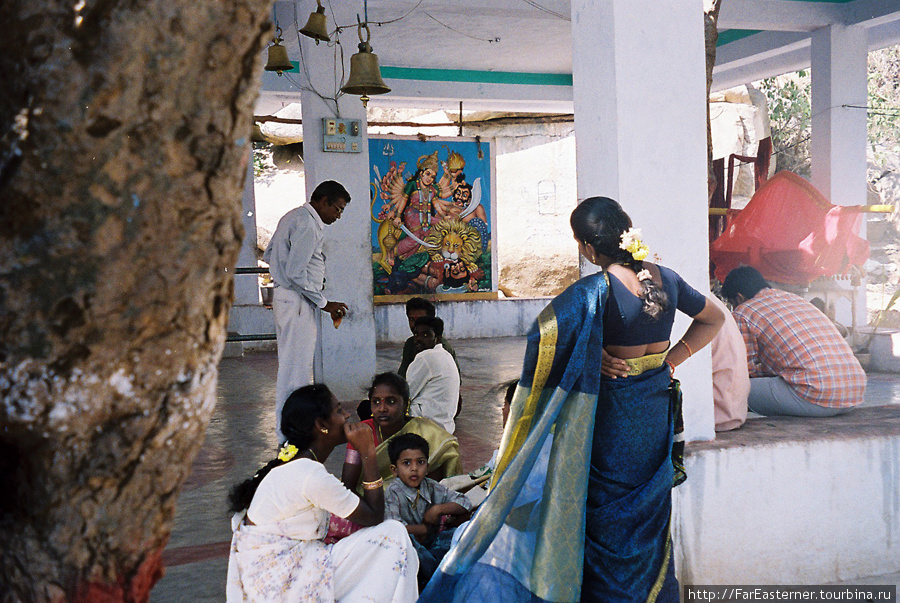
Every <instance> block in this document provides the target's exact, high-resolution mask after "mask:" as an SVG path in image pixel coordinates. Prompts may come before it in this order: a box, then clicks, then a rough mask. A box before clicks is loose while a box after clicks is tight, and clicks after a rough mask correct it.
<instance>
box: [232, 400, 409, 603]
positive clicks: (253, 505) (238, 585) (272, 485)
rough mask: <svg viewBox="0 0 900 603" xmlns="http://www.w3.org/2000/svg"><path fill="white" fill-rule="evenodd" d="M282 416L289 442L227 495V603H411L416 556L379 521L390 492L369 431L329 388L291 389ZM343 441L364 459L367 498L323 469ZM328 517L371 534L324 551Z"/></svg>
mask: <svg viewBox="0 0 900 603" xmlns="http://www.w3.org/2000/svg"><path fill="white" fill-rule="evenodd" d="M281 416H282V420H281V426H282V431H283V433H284V435H285V437H286V438H287V442H286V443H285V445H284V446H283V447H282V449H281V451H280V452H279V453H278V457H277V458H276V459H274V460H273V461H271V462H270V463H268V464H267V465H266V466H265V467H263V468H262V469H260V470H259V471H258V472H257V473H256V475H254V476H253V477H252V478H250V479H248V480H247V481H245V482H243V483H241V484H239V485H238V486H237V487H235V489H234V491H232V493H231V496H230V502H231V507H232V510H233V511H235V516H234V518H233V519H232V528H233V530H234V536H233V538H232V541H231V554H230V557H229V560H228V584H227V601H228V603H237V602H244V601H247V602H253V603H256V602H280V601H284V602H294V601H297V602H299V601H304V602H306V601H309V602H315V603H325V602H327V603H331V602H340V603H355V602H357V601H360V602H361V601H367V602H371V601H376V602H381V601H383V602H385V603H388V602H396V603H408V602H412V601H415V599H416V597H417V596H418V590H417V586H416V573H417V571H418V557H417V556H416V552H415V549H414V548H413V546H412V542H411V541H410V539H409V536H408V535H407V533H406V528H405V527H404V526H403V525H402V524H400V523H399V522H396V521H384V522H382V520H383V518H384V490H383V489H382V480H381V478H380V477H379V471H378V467H377V465H376V461H375V445H374V442H373V440H372V435H371V431H370V430H369V429H368V428H367V427H365V426H362V425H359V424H350V423H347V417H348V414H347V412H346V411H344V410H343V409H341V405H340V403H339V402H338V401H337V400H336V399H335V397H334V396H333V395H332V393H331V392H330V391H329V390H328V388H327V387H325V386H324V385H309V386H306V387H302V388H300V389H298V390H297V391H295V392H294V393H293V394H291V395H290V396H289V397H288V399H287V401H286V402H285V405H284V409H283V411H282V415H281ZM347 441H349V442H351V443H352V444H353V446H354V447H356V449H357V450H359V451H360V454H361V456H362V458H363V466H362V473H363V480H364V481H363V486H364V490H363V492H364V494H363V497H362V498H360V497H358V496H357V495H356V494H355V493H353V492H351V491H350V490H348V489H346V488H345V487H344V486H343V485H342V484H341V482H340V480H338V479H337V478H336V477H334V476H332V475H331V474H329V473H328V471H327V470H326V469H325V467H324V466H323V464H322V463H323V462H324V461H325V459H326V458H328V455H329V454H330V453H331V451H332V450H333V449H334V448H335V446H337V445H339V444H343V443H345V442H347ZM331 514H334V515H336V516H338V517H341V518H346V519H349V520H350V521H353V522H354V523H357V524H359V525H363V526H372V527H368V528H364V529H362V530H359V531H358V532H355V533H353V534H351V535H350V536H348V537H346V538H344V539H343V540H340V541H338V542H337V543H335V544H333V545H329V544H325V543H324V542H323V538H324V537H325V535H326V533H327V531H328V522H329V516H330V515H331Z"/></svg>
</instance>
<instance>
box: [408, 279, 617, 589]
mask: <svg viewBox="0 0 900 603" xmlns="http://www.w3.org/2000/svg"><path fill="white" fill-rule="evenodd" d="M607 288H608V285H607V282H606V278H605V276H604V275H603V274H602V273H597V274H594V275H590V276H588V277H585V278H583V279H581V280H580V281H578V282H577V283H575V284H574V285H572V286H570V287H569V288H568V289H566V290H565V291H564V292H563V293H562V294H560V295H559V296H558V297H557V298H555V299H554V300H553V301H552V302H551V303H550V305H549V306H547V307H546V308H545V309H544V310H543V311H542V312H541V314H540V316H539V317H538V319H537V320H536V321H535V324H534V325H533V326H532V327H531V330H530V331H529V334H528V346H527V349H526V355H525V362H524V367H523V371H522V377H521V379H520V382H519V387H518V388H517V389H516V393H515V395H514V396H513V400H512V404H511V408H510V416H509V419H508V421H507V424H506V429H505V430H504V434H503V440H502V442H501V445H500V456H499V459H498V463H497V469H496V470H495V472H494V476H493V478H492V485H491V492H490V494H489V496H488V497H487V499H485V501H484V503H482V505H481V506H480V507H479V509H478V511H477V512H476V514H475V516H474V517H473V518H472V521H471V522H470V523H469V525H468V526H467V527H466V529H465V531H464V532H463V533H462V535H461V536H460V539H459V542H458V543H457V545H456V546H455V547H454V548H453V549H451V550H450V552H449V553H448V554H447V556H446V557H444V560H443V562H442V563H441V565H440V567H439V568H438V571H437V572H436V573H435V575H434V577H432V579H431V581H430V582H429V583H428V586H427V587H426V589H425V590H424V591H423V593H422V595H421V597H420V598H419V601H425V602H432V601H435V602H438V601H458V602H462V601H475V600H477V601H485V602H493V601H497V602H501V601H502V602H507V601H554V602H557V601H558V602H574V601H578V600H579V597H580V586H581V574H582V564H583V559H584V555H583V544H584V540H583V534H584V527H585V523H584V521H585V501H586V498H587V482H588V467H589V464H590V455H591V433H592V431H593V421H594V408H595V406H596V402H597V395H598V393H599V388H600V372H599V367H600V359H601V352H602V347H601V343H602V322H601V320H600V317H601V316H602V310H603V304H604V303H605V301H606V296H607Z"/></svg>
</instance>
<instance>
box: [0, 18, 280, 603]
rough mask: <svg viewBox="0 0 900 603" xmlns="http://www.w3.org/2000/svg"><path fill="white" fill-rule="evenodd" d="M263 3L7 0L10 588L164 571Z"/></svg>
mask: <svg viewBox="0 0 900 603" xmlns="http://www.w3.org/2000/svg"><path fill="white" fill-rule="evenodd" d="M270 4H271V0H146V1H144V2H134V1H127V0H79V1H78V2H72V1H69V2H63V1H60V0H45V1H34V0H4V1H3V2H0V22H2V23H6V24H7V26H6V27H5V28H4V34H3V36H2V37H0V82H2V87H3V93H2V94H0V400H2V401H0V484H2V488H0V601H4V602H7V601H40V602H44V601H91V602H93V603H103V602H107V601H108V602H113V601H145V600H147V598H148V596H149V590H150V588H151V587H152V585H153V584H154V583H155V581H156V580H157V579H158V578H159V577H160V575H161V565H160V554H161V551H162V549H163V547H164V546H165V544H166V541H167V538H168V534H169V531H170V525H171V519H172V516H173V513H174V505H175V500H176V495H177V493H178V489H179V486H180V484H181V482H182V481H183V479H184V478H185V477H186V475H187V472H188V470H189V465H190V462H191V460H192V459H193V457H194V455H195V454H196V452H197V450H198V448H199V446H200V443H201V441H202V436H203V433H204V430H205V428H206V425H207V422H208V420H209V418H210V414H211V412H212V410H213V405H214V403H215V397H214V394H215V392H214V387H215V383H216V365H217V361H218V359H219V356H220V353H221V350H222V346H223V341H224V336H225V328H226V322H227V314H228V309H229V306H230V302H231V297H232V290H233V283H232V280H231V279H232V274H233V272H232V271H231V270H230V269H231V268H232V267H233V266H234V264H235V261H236V257H237V252H238V248H239V245H240V240H241V237H242V235H243V233H242V227H241V221H240V208H241V200H240V199H241V189H242V183H243V179H244V176H245V173H246V170H245V166H246V162H247V160H248V157H249V152H250V146H251V145H250V138H249V137H250V118H251V114H252V103H253V100H254V99H255V96H256V92H257V86H258V75H259V73H260V72H261V65H260V64H259V58H260V56H261V50H262V47H263V45H264V43H265V41H266V38H267V33H268V31H269V30H270V28H271V27H270V25H269V24H268V20H267V15H268V11H269V8H270Z"/></svg>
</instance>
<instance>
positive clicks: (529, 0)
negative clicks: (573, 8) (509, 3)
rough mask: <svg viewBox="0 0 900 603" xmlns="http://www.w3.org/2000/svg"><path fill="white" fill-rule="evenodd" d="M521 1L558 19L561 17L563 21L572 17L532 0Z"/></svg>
mask: <svg viewBox="0 0 900 603" xmlns="http://www.w3.org/2000/svg"><path fill="white" fill-rule="evenodd" d="M522 2H524V3H525V4H527V5H529V6H533V7H534V8H536V9H538V10H539V11H541V12H543V13H547V14H548V15H553V16H554V17H556V18H558V19H562V20H563V21H571V20H572V17H568V16H566V15H563V14H561V13H558V12H556V11H553V10H550V9H549V8H547V7H546V6H542V5H540V4H538V3H537V2H535V1H534V0H522Z"/></svg>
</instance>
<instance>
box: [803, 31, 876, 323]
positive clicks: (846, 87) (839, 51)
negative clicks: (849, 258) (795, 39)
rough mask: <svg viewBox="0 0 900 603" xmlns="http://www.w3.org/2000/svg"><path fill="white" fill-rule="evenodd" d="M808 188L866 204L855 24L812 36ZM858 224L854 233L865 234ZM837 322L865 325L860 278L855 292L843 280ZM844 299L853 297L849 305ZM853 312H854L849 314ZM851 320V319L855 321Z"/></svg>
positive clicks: (863, 61)
mask: <svg viewBox="0 0 900 603" xmlns="http://www.w3.org/2000/svg"><path fill="white" fill-rule="evenodd" d="M810 55H811V74H812V98H811V111H812V132H811V136H810V157H811V162H812V184H813V186H815V187H816V188H817V189H818V190H819V192H821V193H822V194H823V195H825V197H827V198H828V199H829V200H830V201H831V202H832V203H834V204H835V205H865V204H866V144H867V130H866V128H867V124H866V110H865V109H860V108H858V107H865V106H866V104H867V102H868V80H867V60H868V34H867V33H866V30H865V28H863V27H859V26H849V27H848V26H844V25H829V26H828V27H823V28H821V29H817V30H815V31H814V32H812V38H811V43H810ZM865 228H866V223H865V220H863V222H862V226H861V228H860V233H859V235H860V236H861V237H863V238H865V236H866V230H865ZM837 285H838V286H839V287H840V288H841V289H843V290H844V291H845V294H844V295H843V296H841V295H839V296H838V299H839V300H840V298H842V297H843V300H842V302H841V305H839V306H838V307H836V308H835V310H836V314H837V316H836V318H837V320H838V321H840V322H841V323H843V324H846V325H851V324H856V325H864V324H866V288H865V280H863V284H862V286H861V287H859V289H858V290H857V291H856V293H855V294H854V293H853V292H852V290H851V285H850V283H849V282H848V281H845V280H841V281H837ZM849 299H855V303H850V302H849V301H848V300H849ZM854 309H855V312H854ZM854 319H855V320H854Z"/></svg>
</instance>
